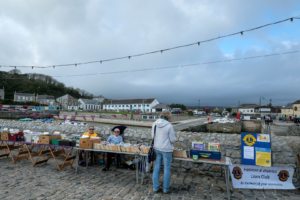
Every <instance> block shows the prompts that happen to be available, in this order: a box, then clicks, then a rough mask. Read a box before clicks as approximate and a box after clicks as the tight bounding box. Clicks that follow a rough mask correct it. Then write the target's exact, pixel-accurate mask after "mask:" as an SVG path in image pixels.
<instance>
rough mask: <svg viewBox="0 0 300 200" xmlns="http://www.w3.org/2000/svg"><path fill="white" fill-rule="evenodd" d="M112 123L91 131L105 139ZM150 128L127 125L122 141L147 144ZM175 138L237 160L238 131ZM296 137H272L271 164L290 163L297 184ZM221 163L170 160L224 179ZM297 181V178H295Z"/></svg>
mask: <svg viewBox="0 0 300 200" xmlns="http://www.w3.org/2000/svg"><path fill="white" fill-rule="evenodd" d="M0 128H18V129H20V130H25V129H29V130H34V131H39V132H44V131H47V132H50V133H52V132H54V131H59V132H61V133H64V134H71V133H74V134H83V133H84V132H87V131H88V127H87V126H82V125H68V124H55V123H52V124H44V123H41V122H20V121H11V120H0ZM111 129H112V126H103V127H95V132H96V133H97V134H98V135H99V136H101V137H102V138H103V140H106V139H107V138H108V137H109V136H110V135H111V134H113V133H112V131H111ZM150 131H151V129H133V128H128V129H126V130H125V132H124V134H123V138H124V141H125V142H130V143H132V144H137V143H143V144H147V145H149V144H150V142H151V135H150ZM175 135H176V138H177V141H176V143H175V146H176V147H180V148H183V149H187V150H188V151H189V149H190V148H191V146H192V141H194V140H197V141H205V144H206V148H207V145H208V143H220V148H221V154H222V156H227V157H229V158H230V159H231V161H232V163H233V164H241V135H240V134H220V133H202V132H199V133H196V132H186V131H177V132H175ZM299 143H300V137H297V136H290V137H283V136H275V137H272V143H271V145H272V166H274V167H293V168H294V169H295V173H294V177H293V182H294V183H295V184H296V185H297V184H298V182H299V170H298V168H299V167H300V165H299V159H298V158H299V155H300V147H299ZM224 169H225V168H224V166H221V165H211V164H204V163H192V162H187V161H179V160H173V161H172V168H171V170H172V171H177V172H184V173H192V174H203V175H204V174H205V175H209V176H211V177H214V178H215V179H224ZM297 181H298V182H297Z"/></svg>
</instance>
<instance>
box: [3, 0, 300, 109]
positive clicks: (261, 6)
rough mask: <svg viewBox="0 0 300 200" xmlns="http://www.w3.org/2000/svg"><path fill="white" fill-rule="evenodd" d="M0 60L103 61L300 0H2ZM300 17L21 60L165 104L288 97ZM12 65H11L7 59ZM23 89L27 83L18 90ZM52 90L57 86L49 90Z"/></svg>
mask: <svg viewBox="0 0 300 200" xmlns="http://www.w3.org/2000/svg"><path fill="white" fill-rule="evenodd" d="M0 5H1V6H0V30H1V31H0V64H1V65H17V66H18V65H29V66H31V65H36V66H47V65H57V64H65V63H77V62H78V63H80V62H86V61H95V60H96V61H97V60H105V59H109V58H115V57H122V56H129V55H133V54H139V53H145V52H150V51H155V50H160V49H165V48H170V47H174V46H179V45H184V44H189V43H193V42H198V41H202V40H206V39H210V38H215V37H218V36H222V35H226V34H230V33H234V32H238V31H242V30H246V29H250V28H254V27H257V26H261V25H264V24H267V23H272V22H275V21H279V20H282V19H286V18H290V17H293V16H298V15H300V3H299V1H298V0H294V1H293V0H287V1H283V0H278V1H277V0H264V1H261V0H252V1H241V0H227V1H222V0H216V1H214V0H194V1H192V0H186V1H184V0H173V1H171V0H163V1H162V0H151V1H149V0H148V1H140V0H127V1H125V0H123V1H121V0H119V1H114V0H106V1H100V0H89V1H84V0H81V1H79V0H64V1H61V0H51V1H50V0H48V1H38V0H36V1H30V0H26V1H23V0H19V1H14V0H9V1H7V0H0ZM299 50H300V19H297V20H296V19H295V20H294V22H290V21H287V22H284V23H280V24H277V25H273V26H269V27H266V28H262V29H259V30H255V31H252V32H246V33H244V34H243V36H241V35H236V36H232V37H226V38H223V39H219V40H215V41H211V42H207V43H203V44H201V45H200V47H199V46H198V45H194V46H191V47H187V48H181V49H176V50H172V51H166V52H163V53H156V54H152V55H145V56H140V57H135V58H131V59H130V60H129V59H123V60H118V61H112V62H105V63H102V64H100V63H96V64H89V65H79V66H77V67H75V66H69V67H60V68H59V67H56V68H55V69H53V68H49V69H37V68H34V69H31V68H20V69H21V71H22V73H33V72H35V73H44V74H47V75H51V76H62V77H55V78H56V79H57V80H58V81H60V82H63V83H64V84H65V85H66V86H73V87H74V88H78V87H79V88H81V89H85V90H87V91H88V92H91V93H93V94H94V95H100V94H101V95H104V96H105V97H106V98H113V99H126V98H152V97H155V98H157V99H158V101H159V102H162V103H168V104H171V103H180V104H185V105H198V103H199V101H198V100H199V99H200V100H201V106H206V105H208V106H212V105H219V106H236V105H238V102H239V101H240V103H241V104H242V103H257V104H259V97H260V96H263V97H264V98H265V100H264V101H262V104H267V103H268V102H269V100H270V99H272V102H273V105H274V104H275V105H285V104H286V103H287V102H293V101H296V100H297V99H300V87H299V86H300V52H298V53H292V54H283V55H282V54H281V55H277V56H270V57H261V58H255V59H243V60H239V61H230V62H221V63H215V64H206V65H205V64H203V65H197V66H189V67H177V68H166V69H156V70H149V71H138V72H127V73H116V74H107V75H93V76H83V77H66V76H67V75H77V74H78V75H79V74H91V73H104V72H116V71H130V70H139V69H149V68H160V67H169V66H181V65H185V64H192V63H203V62H213V61H219V60H226V59H238V58H244V57H252V56H261V55H266V54H277V53H284V52H291V51H299ZM1 70H4V71H9V70H10V69H9V68H3V67H2V68H1ZM19 92H22V91H19ZM50 95H51V94H50Z"/></svg>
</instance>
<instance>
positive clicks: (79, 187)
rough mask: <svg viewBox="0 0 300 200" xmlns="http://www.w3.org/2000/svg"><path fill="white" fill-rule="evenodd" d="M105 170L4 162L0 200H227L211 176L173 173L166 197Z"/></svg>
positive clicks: (266, 195) (235, 195)
mask: <svg viewBox="0 0 300 200" xmlns="http://www.w3.org/2000/svg"><path fill="white" fill-rule="evenodd" d="M102 167H103V166H100V165H94V166H91V167H89V168H88V169H86V168H84V167H80V170H79V172H78V174H77V175H76V174H75V173H74V169H72V168H70V167H68V168H65V169H63V170H62V171H61V172H59V171H58V169H57V167H56V165H55V163H54V162H53V160H49V163H48V164H43V165H40V166H37V167H34V168H33V167H32V164H31V162H30V161H27V160H22V161H20V162H18V163H17V164H15V165H14V164H13V163H12V161H11V159H10V158H8V159H7V158H0V176H1V179H0V199H1V200H6V199H22V200H27V199H37V200H42V199H57V200H59V199H92V200H94V199H95V200H96V199H115V200H118V199H134V200H138V199H153V200H159V199H172V200H176V199H178V200H179V199H182V200H183V199H184V200H187V199H190V200H192V199H227V198H226V185H225V182H224V181H221V180H214V179H212V178H211V177H209V176H196V175H192V174H184V173H182V174H181V173H172V177H171V187H172V189H173V192H172V193H171V194H167V195H164V194H162V193H157V194H155V193H153V192H152V181H151V179H149V178H147V179H146V180H145V182H146V183H145V184H144V185H141V184H136V183H135V171H132V170H125V169H119V170H117V169H116V168H114V167H113V168H112V169H111V170H110V171H109V172H102V171H101V168H102ZM162 180H163V177H162V176H161V177H160V181H161V182H162ZM231 199H286V200H292V199H295V200H296V199H297V200H299V199H300V191H298V190H292V191H287V190H239V189H232V188H231Z"/></svg>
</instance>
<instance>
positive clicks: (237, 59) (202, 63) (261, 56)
mask: <svg viewBox="0 0 300 200" xmlns="http://www.w3.org/2000/svg"><path fill="white" fill-rule="evenodd" d="M299 52H300V51H290V52H284V53H275V54H266V55H260V56H251V57H244V58H235V59H229V60H219V61H210V62H199V63H192V64H185V65H174V66H169V67H153V68H147V69H136V70H128V71H114V72H103V73H92V74H75V75H64V76H51V77H74V76H94V75H107V74H119V73H129V72H140V71H149V70H160V69H170V68H176V67H189V66H197V65H209V64H215V63H222V62H223V63H226V62H231V61H242V60H249V59H256V58H268V57H271V56H280V55H285V54H293V53H299ZM5 79H22V78H5Z"/></svg>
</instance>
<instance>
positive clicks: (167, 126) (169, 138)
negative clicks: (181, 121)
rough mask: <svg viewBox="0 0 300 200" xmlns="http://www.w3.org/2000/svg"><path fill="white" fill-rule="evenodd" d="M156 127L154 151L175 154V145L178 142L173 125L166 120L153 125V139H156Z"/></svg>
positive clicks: (157, 121)
mask: <svg viewBox="0 0 300 200" xmlns="http://www.w3.org/2000/svg"><path fill="white" fill-rule="evenodd" d="M155 127H156V133H155V138H154V149H157V150H159V151H163V152H173V150H174V145H173V144H174V142H175V141H176V137H175V133H174V129H173V126H172V124H171V123H170V122H168V121H167V120H164V119H158V120H156V121H155V122H154V123H153V125H152V131H151V136H152V138H153V137H154V130H155Z"/></svg>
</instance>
